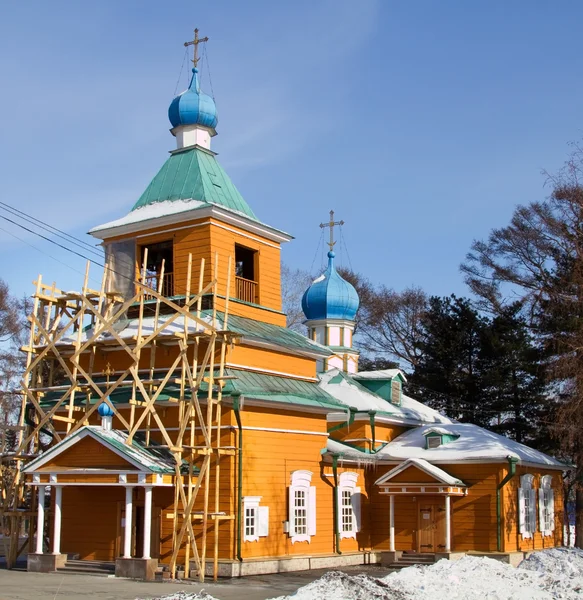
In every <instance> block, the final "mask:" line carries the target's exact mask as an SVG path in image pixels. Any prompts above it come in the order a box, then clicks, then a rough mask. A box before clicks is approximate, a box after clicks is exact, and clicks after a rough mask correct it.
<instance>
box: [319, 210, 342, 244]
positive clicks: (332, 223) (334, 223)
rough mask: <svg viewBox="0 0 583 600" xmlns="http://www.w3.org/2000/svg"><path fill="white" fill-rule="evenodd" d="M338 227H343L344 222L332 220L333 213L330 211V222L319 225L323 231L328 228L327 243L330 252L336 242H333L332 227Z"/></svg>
mask: <svg viewBox="0 0 583 600" xmlns="http://www.w3.org/2000/svg"><path fill="white" fill-rule="evenodd" d="M335 225H339V226H340V227H341V226H342V225H344V221H335V220H334V211H333V210H331V211H330V221H328V223H320V227H321V228H322V229H324V227H330V241H329V242H328V246H330V251H332V250H333V249H334V246H335V244H336V242H335V241H334V226H335Z"/></svg>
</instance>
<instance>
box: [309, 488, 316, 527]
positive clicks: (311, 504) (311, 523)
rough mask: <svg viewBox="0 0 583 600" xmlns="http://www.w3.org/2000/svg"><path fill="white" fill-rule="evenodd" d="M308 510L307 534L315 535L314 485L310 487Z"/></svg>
mask: <svg viewBox="0 0 583 600" xmlns="http://www.w3.org/2000/svg"><path fill="white" fill-rule="evenodd" d="M309 498H310V499H309V510H308V535H316V487H315V486H311V487H310V494H309Z"/></svg>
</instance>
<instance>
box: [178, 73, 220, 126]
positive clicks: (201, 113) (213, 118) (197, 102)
mask: <svg viewBox="0 0 583 600" xmlns="http://www.w3.org/2000/svg"><path fill="white" fill-rule="evenodd" d="M168 118H169V119H170V123H172V127H178V126H179V125H203V126H204V127H210V128H211V129H214V128H215V127H216V126H217V123H218V121H219V120H218V118H217V107H216V106H215V101H214V100H213V99H212V98H211V97H210V96H207V95H206V94H203V93H202V92H201V91H200V83H199V81H198V70H197V69H192V79H191V80H190V85H189V86H188V89H187V90H185V91H184V92H182V94H179V95H178V96H176V98H174V100H172V102H171V103H170V108H169V109H168Z"/></svg>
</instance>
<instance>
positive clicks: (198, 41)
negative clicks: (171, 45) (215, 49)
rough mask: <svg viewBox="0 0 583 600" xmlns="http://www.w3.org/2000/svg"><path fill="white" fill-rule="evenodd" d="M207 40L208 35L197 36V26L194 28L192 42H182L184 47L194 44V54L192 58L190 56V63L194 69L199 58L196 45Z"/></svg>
mask: <svg viewBox="0 0 583 600" xmlns="http://www.w3.org/2000/svg"><path fill="white" fill-rule="evenodd" d="M208 41H209V39H208V37H203V38H199V37H198V27H197V28H196V29H195V30H194V39H193V40H192V42H184V46H185V48H188V46H194V54H193V58H192V64H193V66H194V68H195V69H196V65H198V61H199V60H200V58H198V45H199V44H202V43H203V42H208Z"/></svg>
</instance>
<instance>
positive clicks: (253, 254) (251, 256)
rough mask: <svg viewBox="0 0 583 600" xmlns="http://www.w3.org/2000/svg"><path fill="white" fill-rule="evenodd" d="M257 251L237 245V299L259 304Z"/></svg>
mask: <svg viewBox="0 0 583 600" xmlns="http://www.w3.org/2000/svg"><path fill="white" fill-rule="evenodd" d="M257 271H258V269H257V251H256V250H252V249H251V248H246V247H245V246H239V244H235V283H236V296H237V299H239V300H243V302H251V303H252V304H258V303H259V284H258V278H257Z"/></svg>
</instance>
